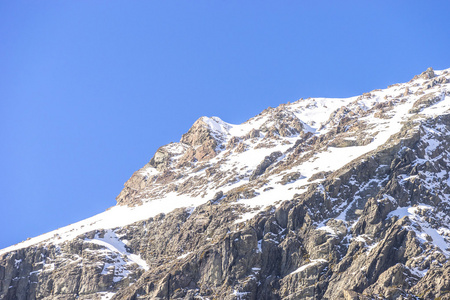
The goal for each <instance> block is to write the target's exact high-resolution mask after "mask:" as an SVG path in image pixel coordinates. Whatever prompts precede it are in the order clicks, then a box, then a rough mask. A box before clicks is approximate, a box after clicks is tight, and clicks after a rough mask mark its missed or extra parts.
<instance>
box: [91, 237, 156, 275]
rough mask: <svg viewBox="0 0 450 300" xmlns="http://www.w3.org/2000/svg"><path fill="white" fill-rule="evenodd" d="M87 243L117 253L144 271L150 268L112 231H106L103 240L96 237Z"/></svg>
mask: <svg viewBox="0 0 450 300" xmlns="http://www.w3.org/2000/svg"><path fill="white" fill-rule="evenodd" d="M86 242H91V243H94V244H97V245H100V246H103V247H105V248H107V249H109V250H110V251H111V252H115V253H118V254H120V255H121V256H124V257H126V258H128V260H130V261H132V262H134V263H136V264H138V265H139V266H140V267H141V268H143V269H144V270H148V269H149V267H148V265H147V263H146V262H145V260H143V259H142V258H141V257H140V256H139V255H136V254H131V253H129V252H128V251H127V250H126V248H125V244H124V243H123V242H122V241H121V240H120V239H119V237H118V236H117V235H116V233H115V232H114V231H112V230H106V232H105V235H104V237H103V238H99V237H98V236H96V237H95V238H94V239H91V240H89V239H88V240H86Z"/></svg>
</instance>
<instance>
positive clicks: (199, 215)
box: [0, 68, 450, 299]
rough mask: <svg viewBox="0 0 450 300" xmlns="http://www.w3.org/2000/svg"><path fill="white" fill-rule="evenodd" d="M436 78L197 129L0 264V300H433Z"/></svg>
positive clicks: (448, 228) (446, 193)
mask: <svg viewBox="0 0 450 300" xmlns="http://www.w3.org/2000/svg"><path fill="white" fill-rule="evenodd" d="M449 78H450V74H449V71H448V70H443V71H435V70H433V69H432V68H428V69H427V70H426V71H425V72H423V73H421V74H420V75H417V76H415V77H414V78H413V80H411V81H410V82H408V83H399V84H394V85H391V86H389V87H388V88H386V89H377V90H373V91H370V92H368V93H364V94H363V95H360V96H356V97H350V98H342V99H341V98H336V99H331V98H308V99H300V100H298V101H295V102H292V103H286V104H281V105H280V106H278V107H275V108H268V109H266V110H264V111H263V112H261V113H260V114H258V115H257V116H255V117H253V118H250V119H249V120H248V121H246V122H244V123H242V124H237V125H235V124H229V123H226V122H224V121H222V120H221V119H220V118H218V117H211V118H209V117H201V118H199V119H198V120H197V121H196V122H195V123H194V124H193V125H192V127H191V128H190V129H189V130H188V132H187V133H185V134H183V135H182V137H181V139H180V142H178V143H170V144H168V145H165V146H162V147H160V148H159V149H158V150H157V151H156V153H155V154H154V156H153V157H152V159H151V160H150V162H149V163H148V164H146V165H145V166H144V167H143V168H141V169H140V170H138V171H136V172H135V173H134V174H133V175H132V176H131V178H130V179H129V180H128V181H127V182H126V183H125V187H124V189H123V190H122V191H121V193H120V194H119V195H118V197H117V205H116V206H114V207H112V208H111V209H109V210H108V211H106V212H104V213H102V214H99V215H97V216H94V217H92V218H89V219H87V220H84V221H81V222H79V223H76V224H72V225H70V226H67V227H65V228H61V229H58V230H56V231H54V232H50V233H48V234H46V235H42V236H39V237H36V238H34V239H31V240H28V241H25V242H23V243H21V244H18V245H15V246H12V247H10V248H7V249H4V250H2V251H1V252H0V283H1V284H0V289H1V291H0V298H3V299H16V298H14V297H18V296H17V295H25V294H26V295H29V298H33V297H35V298H39V297H41V298H42V299H50V298H54V299H56V298H58V297H66V296H67V295H69V296H67V297H69V298H70V297H72V298H70V299H74V298H75V297H78V296H80V295H83V296H82V297H85V296H86V297H87V298H86V299H88V298H89V299H94V298H95V299H110V298H111V299H168V298H171V299H206V298H213V297H215V298H219V299H318V298H320V299H345V298H350V297H353V298H364V297H369V298H374V297H382V298H385V299H399V298H403V299H408V298H411V299H418V297H423V298H425V299H429V298H430V299H431V298H436V297H441V296H444V297H445V295H446V293H447V292H448V290H449V288H450V287H448V284H446V282H447V283H448V282H449V278H450V277H449V273H448V270H449V269H450V263H449V261H448V258H449V257H450V218H449V215H450V177H449V174H450V168H449V165H450V152H449V150H448V149H450V138H449V137H450V91H449ZM55 266H58V271H55V270H56V269H55ZM61 274H62V275H61ZM22 278H24V280H22ZM61 278H63V279H64V280H63V279H61ZM29 282H33V283H34V284H35V285H34V286H31V283H29ZM441 283H442V284H441ZM1 287H7V288H1ZM50 287H51V288H50ZM80 297H81V296H80ZM69 298H67V299H69ZM58 299H59V298H58Z"/></svg>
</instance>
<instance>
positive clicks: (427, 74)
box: [420, 67, 435, 79]
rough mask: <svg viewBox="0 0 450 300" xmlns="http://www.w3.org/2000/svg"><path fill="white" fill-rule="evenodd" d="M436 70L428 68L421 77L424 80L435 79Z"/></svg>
mask: <svg viewBox="0 0 450 300" xmlns="http://www.w3.org/2000/svg"><path fill="white" fill-rule="evenodd" d="M434 76H435V75H434V70H433V68H431V67H430V68H428V69H427V70H426V71H425V72H423V73H422V74H420V77H421V78H423V79H431V78H434Z"/></svg>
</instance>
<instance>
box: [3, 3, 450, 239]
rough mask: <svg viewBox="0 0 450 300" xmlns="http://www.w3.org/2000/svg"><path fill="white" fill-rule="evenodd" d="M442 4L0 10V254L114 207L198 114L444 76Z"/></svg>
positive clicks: (238, 112)
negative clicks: (429, 74)
mask: <svg viewBox="0 0 450 300" xmlns="http://www.w3.org/2000/svg"><path fill="white" fill-rule="evenodd" d="M449 15H450V2H449V1H432V2H431V1H360V0H359V1H268V0H267V1H264V0H263V1H260V0H258V1H241V0H239V1H210V0H208V1H200V0H196V1H95V0H89V1H82V0H77V1H69V0H65V1H19V0H15V1H1V2H0V67H1V71H0V114H1V115H0V122H1V130H0V140H1V148H0V165H1V173H0V188H1V194H0V201H1V202H0V204H1V206H0V209H1V212H2V214H1V217H0V228H1V233H0V248H3V247H6V246H9V245H11V244H14V243H17V242H20V241H22V240H24V239H26V238H27V237H33V236H36V235H39V234H42V233H45V232H47V231H50V230H53V229H56V228H58V227H62V226H65V225H68V224H70V223H73V222H76V221H79V220H81V219H84V218H87V217H90V216H92V215H94V214H96V213H100V212H102V211H104V210H105V209H106V208H108V207H110V206H113V205H115V197H116V195H117V194H119V192H120V190H121V189H122V187H123V183H124V182H125V181H126V180H127V179H128V178H129V177H130V176H131V175H132V173H133V172H134V171H136V170H138V169H139V168H140V167H142V166H143V165H144V164H146V163H147V162H148V161H149V160H150V158H151V157H152V156H153V154H154V152H155V151H156V149H157V148H158V147H159V146H162V145H164V144H167V143H169V142H172V141H179V139H180V137H181V134H183V133H184V132H186V131H187V130H188V129H189V127H190V126H191V124H192V123H193V122H194V121H195V120H196V119H197V118H199V117H200V116H203V115H206V116H219V117H220V118H222V119H223V120H224V121H227V122H230V123H241V122H244V121H245V120H247V119H248V118H250V117H252V116H254V115H256V114H258V113H259V112H261V111H262V110H263V109H265V108H267V107H268V106H277V105H278V104H280V103H285V102H288V101H295V100H297V99H299V98H302V97H303V98H306V97H315V96H317V97H319V96H324V97H347V96H354V95H358V94H361V93H363V92H368V91H370V90H373V89H376V88H385V87H386V86H387V85H389V84H392V83H396V82H402V81H408V80H409V79H411V78H412V77H413V76H414V75H415V74H418V73H420V72H422V71H424V70H425V69H426V68H427V67H429V66H432V67H433V68H435V69H444V68H449V67H450V60H449V57H450V56H449V51H450V18H449Z"/></svg>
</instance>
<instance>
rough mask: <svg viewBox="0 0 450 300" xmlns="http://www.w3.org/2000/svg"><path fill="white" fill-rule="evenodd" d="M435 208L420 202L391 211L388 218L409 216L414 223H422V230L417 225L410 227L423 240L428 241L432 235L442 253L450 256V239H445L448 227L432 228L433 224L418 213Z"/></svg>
mask: <svg viewBox="0 0 450 300" xmlns="http://www.w3.org/2000/svg"><path fill="white" fill-rule="evenodd" d="M419 209H420V210H433V207H431V206H429V205H424V204H419V205H417V206H414V207H412V206H409V207H399V208H397V209H396V210H394V211H391V212H390V213H389V214H388V216H387V217H388V218H390V217H392V216H398V217H399V218H403V217H408V218H409V219H410V220H411V222H413V224H414V223H415V224H418V225H420V227H419V228H421V229H422V231H420V230H419V229H418V227H417V226H410V227H409V229H410V230H413V231H415V232H416V235H417V237H418V238H419V239H421V241H422V242H424V243H427V242H429V241H428V239H427V238H428V237H431V239H432V241H431V243H432V244H434V245H435V246H436V247H438V248H439V249H440V250H441V251H442V253H443V254H444V255H445V256H447V257H450V241H448V240H447V239H445V237H444V236H445V235H446V233H447V232H450V230H448V229H447V228H438V229H435V228H432V227H431V225H430V224H429V223H428V222H426V221H425V219H424V218H423V217H422V216H421V215H419V214H418V212H417V211H418V210H419Z"/></svg>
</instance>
